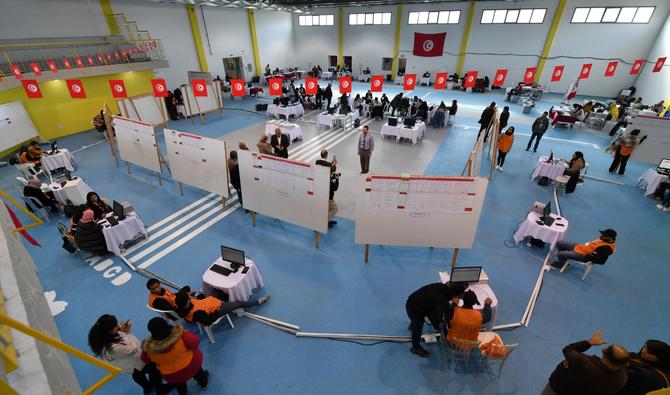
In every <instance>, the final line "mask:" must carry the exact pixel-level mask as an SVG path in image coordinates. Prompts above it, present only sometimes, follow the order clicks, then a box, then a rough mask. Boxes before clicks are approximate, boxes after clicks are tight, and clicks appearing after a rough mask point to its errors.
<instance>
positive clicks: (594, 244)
mask: <svg viewBox="0 0 670 395" xmlns="http://www.w3.org/2000/svg"><path fill="white" fill-rule="evenodd" d="M599 232H600V238H599V239H597V240H593V241H589V242H588V243H584V244H577V243H571V242H569V241H563V240H561V241H559V242H558V243H556V251H557V252H556V258H557V261H556V262H554V263H552V264H551V266H553V267H555V268H556V269H560V268H562V267H563V265H565V262H566V261H567V260H568V259H572V260H575V261H579V262H591V263H595V264H598V265H604V264H605V262H606V261H607V258H608V257H609V256H610V255H612V254H613V253H614V251H615V250H616V236H617V233H616V231H615V230H614V229H605V230H601V231H599Z"/></svg>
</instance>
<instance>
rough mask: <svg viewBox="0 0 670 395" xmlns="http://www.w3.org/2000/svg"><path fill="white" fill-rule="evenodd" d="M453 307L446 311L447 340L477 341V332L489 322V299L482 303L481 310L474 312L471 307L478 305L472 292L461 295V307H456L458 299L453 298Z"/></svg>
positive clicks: (490, 301) (490, 302)
mask: <svg viewBox="0 0 670 395" xmlns="http://www.w3.org/2000/svg"><path fill="white" fill-rule="evenodd" d="M452 302H453V303H454V305H453V306H451V308H450V309H449V310H448V311H447V315H446V318H445V321H446V322H448V323H449V325H448V328H449V329H448V332H447V340H448V341H453V339H459V340H470V341H477V336H479V330H480V328H481V327H482V325H484V324H485V323H487V322H489V321H490V320H491V304H492V303H493V301H492V300H491V298H486V300H485V301H484V309H483V310H474V309H473V308H472V307H473V306H474V305H476V304H479V300H478V299H477V295H476V294H475V293H474V292H473V291H465V292H464V293H463V307H461V306H458V298H453V300H452Z"/></svg>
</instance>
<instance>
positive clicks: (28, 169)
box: [14, 163, 48, 180]
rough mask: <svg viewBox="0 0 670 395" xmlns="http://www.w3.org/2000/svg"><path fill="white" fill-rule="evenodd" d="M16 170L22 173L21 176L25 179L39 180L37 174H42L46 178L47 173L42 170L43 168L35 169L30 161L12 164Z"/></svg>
mask: <svg viewBox="0 0 670 395" xmlns="http://www.w3.org/2000/svg"><path fill="white" fill-rule="evenodd" d="M14 167H16V169H17V170H18V171H20V172H21V174H23V177H24V178H25V179H26V180H39V176H40V175H42V176H44V177H45V178H48V175H47V173H46V172H45V171H44V169H40V170H37V169H35V165H34V164H32V163H19V164H18V165H14Z"/></svg>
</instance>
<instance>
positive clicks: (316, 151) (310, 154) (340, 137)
mask: <svg viewBox="0 0 670 395" xmlns="http://www.w3.org/2000/svg"><path fill="white" fill-rule="evenodd" d="M371 122H372V120H369V121H367V123H363V125H362V126H365V125H367V124H369V123H371ZM358 132H359V130H358V129H353V130H351V131H349V132H345V133H346V134H337V135H336V137H335V138H334V139H330V140H329V141H328V142H324V144H323V145H321V146H316V147H312V148H311V149H309V150H307V152H305V151H303V152H300V153H299V154H298V155H297V156H296V160H302V159H298V158H307V159H309V158H312V159H315V158H316V157H318V156H320V153H321V150H322V149H331V148H332V147H334V146H336V145H337V144H339V143H341V142H342V141H344V140H346V139H347V138H349V137H350V136H352V135H353V134H355V133H358ZM312 159H309V160H312ZM302 161H303V162H305V161H307V160H302Z"/></svg>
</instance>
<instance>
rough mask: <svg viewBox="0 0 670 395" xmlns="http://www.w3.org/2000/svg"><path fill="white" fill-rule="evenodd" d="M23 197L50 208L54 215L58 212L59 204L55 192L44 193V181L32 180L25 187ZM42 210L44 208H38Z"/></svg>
mask: <svg viewBox="0 0 670 395" xmlns="http://www.w3.org/2000/svg"><path fill="white" fill-rule="evenodd" d="M23 196H27V197H32V198H35V199H37V200H39V201H40V203H41V204H42V206H45V207H49V210H51V212H52V213H57V212H58V202H57V201H56V198H54V196H53V192H47V193H44V192H42V181H40V180H35V179H32V180H30V181H28V184H26V186H25V187H23ZM38 208H42V207H38Z"/></svg>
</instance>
